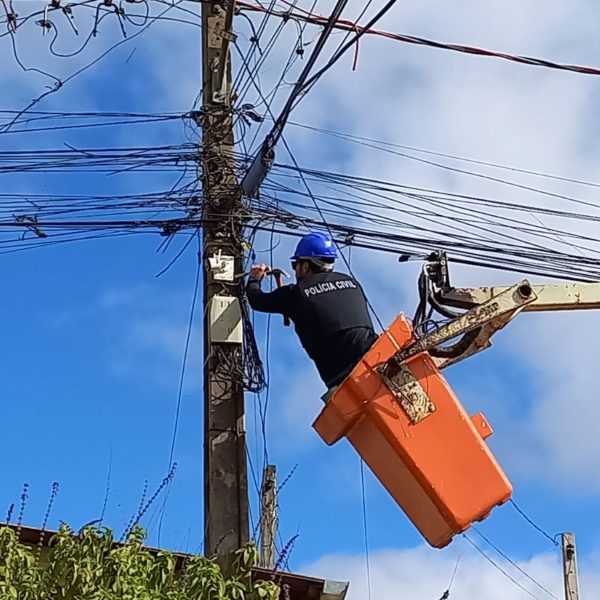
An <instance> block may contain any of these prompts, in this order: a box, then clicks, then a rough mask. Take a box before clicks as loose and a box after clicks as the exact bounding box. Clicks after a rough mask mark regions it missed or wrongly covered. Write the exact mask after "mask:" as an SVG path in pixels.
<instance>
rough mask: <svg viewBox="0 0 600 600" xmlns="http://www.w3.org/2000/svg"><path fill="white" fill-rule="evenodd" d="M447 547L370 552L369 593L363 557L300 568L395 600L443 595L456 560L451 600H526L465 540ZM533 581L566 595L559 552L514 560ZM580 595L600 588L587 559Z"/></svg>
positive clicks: (359, 593)
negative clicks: (468, 599)
mask: <svg viewBox="0 0 600 600" xmlns="http://www.w3.org/2000/svg"><path fill="white" fill-rule="evenodd" d="M454 545H456V547H455V546H453V547H451V548H450V549H448V550H443V551H436V550H432V549H430V548H427V547H425V546H420V547H417V548H408V549H405V550H395V549H389V550H380V551H377V552H372V553H371V554H370V580H371V586H370V593H369V587H368V585H367V576H366V561H365V556H364V555H362V556H361V555H353V554H347V555H344V554H337V555H330V556H325V557H322V558H320V559H319V560H317V561H316V562H314V563H312V564H310V565H305V566H303V567H302V569H301V572H307V573H311V574H313V575H315V576H320V577H323V578H324V579H335V580H339V581H350V588H349V593H348V595H347V599H348V600H359V599H360V600H364V599H365V598H373V599H377V600H397V598H405V597H406V598H428V599H430V600H436V599H437V598H440V597H441V596H442V594H443V593H444V591H445V590H446V589H447V588H448V585H449V583H450V580H451V578H452V574H453V572H454V569H455V567H456V563H457V560H458V558H459V557H460V562H459V564H458V569H457V572H456V577H455V579H454V581H453V583H452V587H451V589H450V597H451V598H463V597H464V598H469V597H470V598H486V599H487V600H522V599H523V598H527V597H529V596H528V595H527V594H526V592H524V591H523V590H522V589H520V588H519V587H518V586H517V585H516V584H515V583H513V582H512V581H510V580H509V579H508V578H507V577H506V576H505V575H503V574H502V573H501V572H500V571H499V570H497V569H496V568H495V567H494V566H493V565H491V564H490V563H489V562H488V561H486V560H485V559H484V558H483V557H482V556H480V555H477V554H474V552H473V551H472V549H470V547H469V546H468V545H467V544H466V543H465V542H464V541H462V540H461V541H457V542H454ZM492 556H493V555H492ZM493 559H494V560H495V561H496V562H497V564H499V565H500V566H502V568H503V569H504V570H505V571H507V573H508V574H509V575H510V576H511V577H513V579H515V580H516V581H517V582H518V583H520V584H521V585H522V586H523V587H525V588H526V589H527V590H529V591H530V593H531V594H532V595H533V596H534V597H536V598H549V597H550V596H549V595H548V594H547V593H546V592H544V591H543V590H542V589H540V588H539V587H538V586H536V585H535V584H534V583H532V582H531V581H530V580H529V579H527V578H526V577H525V576H524V575H523V574H522V573H520V572H519V571H518V570H517V569H515V568H514V567H513V566H512V565H510V564H509V563H508V562H506V561H505V560H504V559H502V558H500V557H497V556H493ZM513 560H514V562H516V564H518V566H519V567H520V568H521V569H522V570H523V571H525V572H526V573H527V574H528V575H529V576H530V577H531V578H532V579H534V580H536V581H537V582H538V583H539V584H540V585H541V586H543V587H544V588H546V589H547V590H548V591H549V592H551V593H552V594H554V595H555V596H556V597H557V598H562V597H563V593H564V591H563V583H562V566H561V563H560V560H559V557H558V554H554V555H550V554H538V555H535V556H532V557H531V558H529V559H528V560H515V559H513ZM580 584H581V589H580V591H581V595H582V597H585V596H586V595H590V594H591V593H593V590H596V589H598V585H600V572H599V571H598V569H597V565H595V566H592V565H591V564H589V565H588V564H587V563H584V566H583V568H580Z"/></svg>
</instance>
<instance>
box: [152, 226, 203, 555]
mask: <svg viewBox="0 0 600 600" xmlns="http://www.w3.org/2000/svg"><path fill="white" fill-rule="evenodd" d="M195 237H196V239H197V240H198V244H200V235H199V233H196V235H195ZM197 263H198V264H197V267H196V278H195V281H194V291H193V294H192V302H191V305H190V315H189V319H188V327H187V333H186V337H185V346H184V350H183V360H182V365H181V373H180V376H179V386H178V389H177V404H176V408H175V418H174V421H173V432H172V434H171V445H170V448H169V461H168V465H172V464H174V463H173V458H174V456H175V446H176V443H177V433H178V431H179V417H180V414H181V403H182V398H183V386H184V382H185V372H186V367H187V363H188V354H189V349H190V340H191V337H192V331H193V325H194V316H195V313H196V300H197V298H198V290H199V289H200V280H201V274H202V261H201V254H199V255H198V261H197ZM171 481H172V479H171V480H169V481H168V482H167V485H166V489H165V495H164V498H163V503H162V506H161V510H160V518H159V521H158V546H159V547H160V535H161V532H162V524H163V518H164V515H165V510H166V507H167V501H168V499H169V493H170V491H171Z"/></svg>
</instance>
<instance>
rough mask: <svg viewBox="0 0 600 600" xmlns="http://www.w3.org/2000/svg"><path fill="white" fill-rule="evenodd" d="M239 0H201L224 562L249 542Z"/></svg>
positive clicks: (207, 496)
mask: <svg viewBox="0 0 600 600" xmlns="http://www.w3.org/2000/svg"><path fill="white" fill-rule="evenodd" d="M234 6H235V1H234V0H216V1H214V2H202V3H201V11H202V98H203V102H202V111H201V113H200V116H199V125H200V126H201V129H202V148H201V167H202V169H201V171H202V173H201V177H202V190H203V221H204V227H203V248H202V264H203V267H204V523H205V529H204V553H205V555H206V556H213V555H217V557H218V558H219V562H220V563H221V565H222V566H224V567H226V566H228V565H229V563H230V557H231V553H232V552H233V551H235V550H237V549H238V548H240V546H241V545H242V544H244V543H245V542H247V541H248V538H249V532H248V479H247V468H246V437H245V423H244V390H243V382H242V374H243V370H242V367H243V363H242V324H241V313H240V305H239V300H238V296H239V287H240V286H241V285H242V284H241V280H240V279H238V278H236V274H238V273H240V272H241V271H242V257H243V246H242V221H241V219H240V217H239V213H240V208H241V205H242V202H241V193H240V189H239V186H238V183H237V179H236V175H235V158H234V137H233V119H232V110H231V107H232V89H231V87H232V85H231V60H230V51H229V42H230V41H232V40H234V39H235V37H234V34H233V33H232V30H231V29H232V27H231V26H232V21H233V14H234Z"/></svg>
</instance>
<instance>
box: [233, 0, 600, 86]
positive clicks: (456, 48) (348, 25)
mask: <svg viewBox="0 0 600 600" xmlns="http://www.w3.org/2000/svg"><path fill="white" fill-rule="evenodd" d="M238 5H239V6H240V7H241V9H242V10H248V11H252V12H267V9H265V8H264V7H262V6H260V5H259V4H251V3H248V2H244V1H241V0H240V1H238ZM269 14H271V15H273V16H275V17H279V18H285V19H297V20H299V21H303V22H309V23H313V24H315V25H322V26H324V25H325V24H326V23H328V19H327V17H324V16H320V15H314V14H311V15H306V14H303V13H292V12H290V11H274V10H271V11H270V12H269ZM334 27H335V28H336V29H341V30H343V31H355V32H358V33H361V35H363V34H370V35H375V36H380V37H385V38H388V39H391V40H394V41H397V42H405V43H408V44H417V45H421V46H429V47H431V48H438V49H442V50H450V51H453V52H460V53H463V54H472V55H477V56H485V57H491V58H499V59H503V60H508V61H512V62H516V63H520V64H524V65H528V66H534V67H545V68H548V69H557V70H561V71H571V72H575V73H579V74H584V75H600V69H599V68H596V67H587V66H581V65H571V64H564V63H557V62H553V61H550V60H546V59H541V58H532V57H529V56H519V55H516V54H509V53H506V52H497V51H494V50H487V49H485V48H477V47H475V46H468V45H464V44H445V43H442V42H436V41H433V40H428V39H425V38H421V37H416V36H412V35H405V34H399V33H391V32H388V31H378V30H375V29H372V27H370V26H369V25H365V26H362V25H359V24H357V23H352V22H350V21H341V20H340V21H338V22H336V23H335V24H334Z"/></svg>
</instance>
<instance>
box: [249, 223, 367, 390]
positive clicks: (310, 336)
mask: <svg viewBox="0 0 600 600" xmlns="http://www.w3.org/2000/svg"><path fill="white" fill-rule="evenodd" d="M336 258H337V252H336V250H335V246H334V245H333V241H332V239H331V236H329V235H328V234H324V233H309V234H308V235H305V236H304V237H303V238H302V239H301V240H300V242H299V243H298V246H297V247H296V252H295V253H294V256H292V269H293V270H294V272H295V274H296V284H295V285H286V286H282V287H280V288H278V289H276V290H274V291H273V292H270V293H265V292H262V291H261V289H260V283H261V280H262V279H263V277H264V276H265V275H266V274H267V273H268V272H269V268H268V267H267V266H266V265H254V266H253V267H252V270H251V271H250V278H249V279H248V284H247V286H246V294H247V296H248V302H249V303H250V306H251V307H252V308H253V309H254V310H257V311H259V312H267V313H279V314H282V315H284V316H285V317H288V318H289V319H290V320H291V321H292V322H293V323H294V327H295V329H296V333H297V335H298V337H299V338H300V342H301V344H302V346H303V347H304V349H305V350H306V353H307V354H308V356H310V358H312V360H313V361H314V362H315V365H316V367H317V370H318V371H319V375H320V376H321V379H322V380H323V381H324V383H325V385H326V386H327V387H328V388H332V387H334V386H336V385H338V384H340V383H341V382H342V381H343V380H344V379H345V378H346V376H347V375H348V374H349V373H350V372H351V371H352V369H353V368H354V367H355V366H356V364H357V363H358V361H359V360H360V359H361V358H362V357H363V355H364V354H365V353H366V352H367V350H368V349H369V348H370V347H371V346H372V345H373V343H374V342H375V340H376V339H377V334H376V333H375V332H374V331H373V323H372V321H371V317H370V315H369V311H368V307H367V300H366V298H365V295H364V292H363V290H362V288H361V286H360V284H359V283H358V282H357V281H356V280H355V279H353V278H352V277H350V276H349V275H345V274H343V273H334V272H333V266H334V261H335V259H336Z"/></svg>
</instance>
